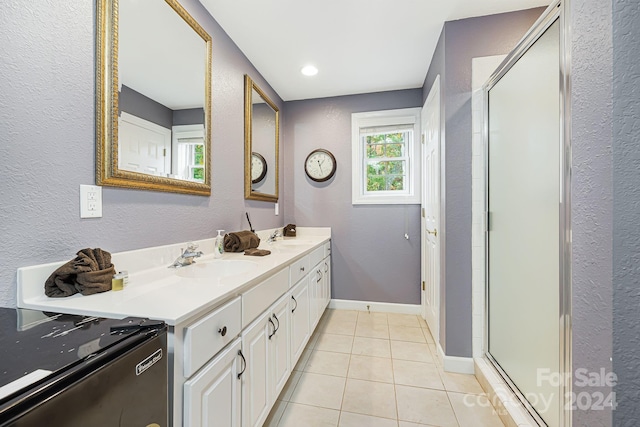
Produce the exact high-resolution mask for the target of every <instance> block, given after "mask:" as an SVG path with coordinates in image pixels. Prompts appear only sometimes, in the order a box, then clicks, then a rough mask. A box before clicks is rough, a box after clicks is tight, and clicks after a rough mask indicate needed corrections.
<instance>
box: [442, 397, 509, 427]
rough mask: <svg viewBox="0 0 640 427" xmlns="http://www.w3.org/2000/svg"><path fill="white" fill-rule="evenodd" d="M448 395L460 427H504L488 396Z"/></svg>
mask: <svg viewBox="0 0 640 427" xmlns="http://www.w3.org/2000/svg"><path fill="white" fill-rule="evenodd" d="M448 394H449V400H450V401H451V406H453V411H454V412H455V414H456V417H457V418H458V423H459V424H460V427H504V424H503V423H502V421H501V420H500V417H499V416H498V414H497V413H496V412H495V411H494V410H493V407H492V406H491V403H490V402H489V399H487V397H486V396H480V395H474V394H462V393H448Z"/></svg>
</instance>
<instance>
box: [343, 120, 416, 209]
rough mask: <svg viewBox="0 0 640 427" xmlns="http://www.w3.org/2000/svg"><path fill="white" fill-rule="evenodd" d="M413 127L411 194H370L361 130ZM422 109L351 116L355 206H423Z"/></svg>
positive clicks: (409, 174)
mask: <svg viewBox="0 0 640 427" xmlns="http://www.w3.org/2000/svg"><path fill="white" fill-rule="evenodd" d="M391 125H413V138H412V140H411V141H409V146H408V147H407V152H408V164H407V169H408V173H407V187H408V188H407V191H403V192H401V193H397V194H391V193H390V192H388V191H385V192H381V193H382V194H372V193H371V192H366V190H365V188H366V185H365V184H366V176H365V168H364V145H363V144H361V142H360V129H361V128H366V127H374V126H391ZM420 163H421V162H420V108H403V109H398V110H384V111H371V112H366V113H352V114H351V166H352V171H353V174H352V177H351V203H352V204H354V205H382V204H385V205H394V204H395V205H419V204H420Z"/></svg>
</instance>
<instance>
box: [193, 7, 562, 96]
mask: <svg viewBox="0 0 640 427" xmlns="http://www.w3.org/2000/svg"><path fill="white" fill-rule="evenodd" d="M200 2H201V3H202V4H203V5H204V6H205V8H206V9H207V10H208V11H209V13H211V15H212V16H213V17H214V18H215V19H216V21H217V22H218V23H219V24H220V25H221V26H222V28H223V29H224V30H225V31H226V32H227V34H229V36H230V37H231V38H232V39H233V41H234V42H235V43H236V44H237V45H238V47H239V48H240V49H241V50H242V52H244V54H245V55H246V56H247V57H248V58H249V60H250V61H251V62H252V63H253V65H254V66H255V67H256V69H257V70H258V71H259V72H260V73H261V74H262V76H263V77H264V78H265V79H266V80H267V81H268V82H269V84H270V85H271V86H272V87H273V89H274V90H275V91H276V92H277V93H278V94H279V95H280V96H281V97H282V99H283V100H285V101H291V100H298V99H310V98H323V97H328V96H337V95H348V94H357V93H368V92H379V91H387V90H396V89H409V88H417V87H421V86H422V84H423V83H424V79H425V76H426V74H427V70H428V67H429V63H430V61H431V57H432V55H433V52H434V50H435V48H436V44H437V42H438V37H439V36H440V32H441V30H442V25H443V23H444V22H445V21H452V20H456V19H462V18H469V17H473V16H483V15H491V14H495V13H501V12H509V11H514V10H521V9H528V8H532V7H538V6H547V5H548V4H549V3H550V0H368V1H367V0H325V1H320V0H318V1H313V2H311V1H301V0H200ZM214 43H215V40H214ZM309 63H311V64H314V65H315V66H316V67H317V68H318V69H319V73H318V74H317V75H316V76H314V77H305V76H303V75H302V74H301V73H300V69H301V68H302V67H303V66H304V65H307V64H309ZM214 67H215V60H214Z"/></svg>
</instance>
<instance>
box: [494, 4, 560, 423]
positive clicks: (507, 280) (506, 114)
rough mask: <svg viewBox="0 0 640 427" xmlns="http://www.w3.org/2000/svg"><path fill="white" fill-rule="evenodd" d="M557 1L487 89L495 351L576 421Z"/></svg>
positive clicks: (550, 416)
mask: <svg viewBox="0 0 640 427" xmlns="http://www.w3.org/2000/svg"><path fill="white" fill-rule="evenodd" d="M565 35H566V31H565V28H564V10H563V4H562V2H560V1H558V2H556V3H554V4H553V5H551V6H550V7H549V8H548V9H547V11H546V12H545V13H544V14H543V16H542V17H541V18H540V19H539V20H538V21H537V22H536V24H535V25H534V27H533V28H532V29H531V31H530V32H529V33H528V34H527V35H526V36H525V38H524V39H523V40H522V41H521V42H520V44H519V45H518V46H517V47H516V49H515V50H514V51H513V52H512V53H511V54H510V55H509V56H508V57H507V58H506V59H505V61H504V62H503V63H502V64H501V66H500V67H499V68H498V70H497V71H496V72H495V73H494V74H493V75H492V76H491V78H490V79H489V81H488V82H487V83H486V85H485V87H484V91H485V107H486V109H487V110H486V111H487V112H488V114H485V117H486V122H485V147H486V156H485V159H486V162H487V164H486V211H487V235H486V236H487V237H486V245H487V247H486V254H487V263H486V274H487V276H486V279H487V280H486V283H487V290H486V298H487V301H486V307H487V313H486V321H487V325H486V329H485V330H486V331H487V332H486V343H485V349H486V355H487V357H488V358H489V360H490V361H491V362H492V363H493V365H494V367H495V368H496V369H497V370H498V372H499V373H500V374H501V375H502V376H503V378H504V379H505V380H506V381H507V383H508V384H509V385H510V387H511V388H512V389H513V391H514V392H515V393H516V394H517V395H518V396H519V398H520V399H521V401H522V402H523V404H524V405H525V407H527V409H528V410H529V412H531V413H532V415H533V416H534V417H535V418H536V419H537V420H538V421H539V422H544V424H546V425H548V426H550V427H559V426H568V425H570V424H569V423H568V422H569V421H570V418H569V417H570V412H569V411H565V410H564V404H565V393H566V392H568V391H570V384H568V383H567V384H565V381H564V379H565V373H566V372H570V358H569V357H570V354H569V353H570V349H569V348H568V343H569V342H570V316H569V301H570V297H569V292H570V272H569V266H570V263H569V259H570V252H569V250H570V246H569V239H570V231H569V224H570V222H569V216H568V215H569V214H568V212H569V210H568V203H569V200H570V199H569V188H570V187H569V178H570V174H569V172H570V169H569V168H570V157H569V153H570V151H569V138H568V137H567V136H568V135H567V134H566V129H567V126H566V123H565V120H566V119H567V118H568V117H569V116H568V114H567V106H568V99H567V98H568V97H567V93H568V90H567V89H568V87H567V86H568V77H567V76H568V70H567V67H566V63H565V60H564V58H565V51H564V37H565Z"/></svg>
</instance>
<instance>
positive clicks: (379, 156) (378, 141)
mask: <svg viewBox="0 0 640 427" xmlns="http://www.w3.org/2000/svg"><path fill="white" fill-rule="evenodd" d="M408 140H409V132H389V133H386V132H382V133H376V134H369V135H366V136H364V142H365V144H366V153H367V154H366V159H365V162H366V170H367V191H402V190H404V189H405V180H406V174H407V171H406V162H407V159H406V150H407V143H408Z"/></svg>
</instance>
